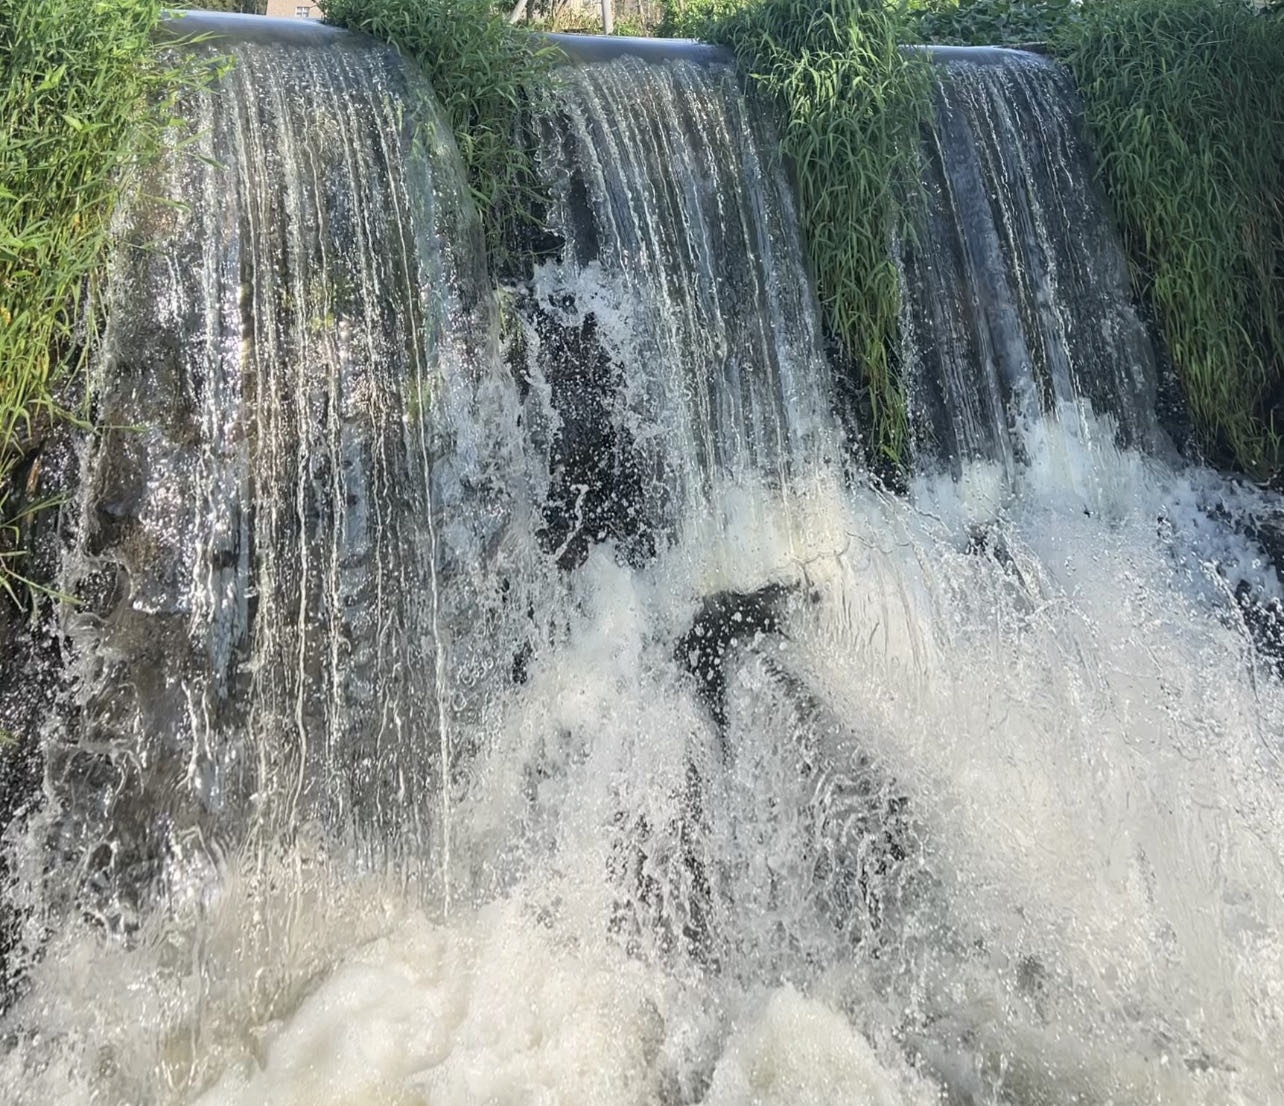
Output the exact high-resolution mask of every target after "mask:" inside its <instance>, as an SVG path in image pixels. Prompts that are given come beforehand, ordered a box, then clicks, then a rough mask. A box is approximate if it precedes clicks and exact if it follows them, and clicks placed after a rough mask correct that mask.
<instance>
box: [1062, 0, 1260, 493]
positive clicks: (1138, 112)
mask: <svg viewBox="0 0 1284 1106" xmlns="http://www.w3.org/2000/svg"><path fill="white" fill-rule="evenodd" d="M1054 50H1055V52H1056V54H1057V56H1059V57H1060V58H1061V59H1062V60H1063V61H1065V63H1066V64H1067V65H1068V66H1069V67H1070V69H1071V71H1072V72H1073V73H1074V76H1075V80H1076V81H1077V83H1078V85H1079V89H1080V91H1081V93H1082V95H1083V99H1084V105H1085V111H1086V114H1087V124H1088V130H1089V134H1090V136H1091V138H1092V140H1093V142H1094V144H1095V146H1096V152H1097V157H1098V161H1099V165H1100V171H1101V174H1102V178H1103V180H1104V183H1105V187H1106V191H1107V193H1108V195H1109V197H1110V199H1111V201H1112V203H1113V205H1114V207H1115V210H1116V213H1117V215H1118V217H1119V219H1120V221H1121V223H1122V226H1123V231H1124V235H1125V239H1126V242H1127V247H1128V252H1129V254H1130V257H1131V258H1132V261H1133V270H1134V276H1135V279H1136V281H1137V283H1138V285H1139V286H1140V289H1141V291H1142V292H1143V293H1144V294H1145V295H1146V296H1148V297H1149V298H1150V300H1151V301H1152V302H1153V304H1154V306H1155V310H1156V314H1157V317H1158V321H1159V324H1160V327H1161V329H1162V331H1163V334H1164V337H1165V339H1166V342H1167V346H1168V349H1169V352H1170V354H1171V356H1172V359H1173V362H1174V364H1175V365H1176V367H1177V371H1178V374H1179V376H1180V378H1181V381H1182V386H1183V389H1184V391H1185V394H1186V399H1187V403H1188V405H1189V408H1190V412H1191V415H1192V417H1193V420H1194V422H1195V425H1196V427H1197V428H1198V429H1199V430H1200V432H1201V434H1202V436H1203V439H1204V445H1205V448H1206V449H1207V450H1208V451H1209V454H1210V457H1211V459H1213V460H1215V461H1218V462H1223V463H1234V464H1237V465H1238V466H1239V467H1240V468H1242V469H1243V470H1244V471H1246V472H1248V473H1250V474H1252V475H1254V476H1257V477H1259V478H1268V477H1271V476H1278V475H1279V472H1280V468H1281V461H1282V460H1284V458H1281V451H1280V439H1279V431H1280V430H1281V429H1284V427H1280V426H1277V425H1275V417H1276V416H1284V279H1281V278H1282V277H1284V80H1281V74H1284V21H1281V20H1280V19H1279V18H1278V17H1274V16H1270V15H1263V14H1259V13H1258V12H1256V11H1255V10H1253V9H1252V8H1250V7H1248V6H1247V5H1245V4H1243V3H1240V2H1237V0H1118V2H1115V3H1104V2H1095V3H1086V4H1084V5H1083V6H1082V10H1081V12H1080V13H1079V16H1078V18H1077V19H1075V20H1074V21H1073V22H1072V23H1068V24H1067V25H1066V26H1065V27H1064V29H1063V30H1062V32H1061V33H1060V35H1059V36H1058V38H1057V39H1056V41H1055V43H1054Z"/></svg>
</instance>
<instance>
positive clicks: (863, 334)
mask: <svg viewBox="0 0 1284 1106" xmlns="http://www.w3.org/2000/svg"><path fill="white" fill-rule="evenodd" d="M667 27H668V28H670V29H671V30H673V31H674V32H676V33H679V34H688V35H692V36H694V37H698V38H703V39H705V40H707V41H711V42H716V43H720V44H722V45H725V46H727V47H729V48H730V49H731V50H732V51H733V52H734V53H735V55H736V56H737V57H738V58H739V59H740V62H741V64H742V66H743V67H744V69H745V72H746V73H748V74H749V76H750V79H751V81H752V82H753V83H754V84H755V85H757V86H758V88H760V89H761V90H762V91H763V92H765V93H766V94H767V95H768V96H769V97H771V99H772V100H774V101H775V102H776V104H777V105H778V106H779V109H780V112H781V117H782V120H783V128H784V132H783V135H782V147H783V150H784V153H785V154H786V156H787V157H788V158H789V160H790V161H791V162H792V167H793V172H794V175H795V181H796V186H797V191H798V199H799V205H800V214H801V218H802V224H803V229H804V232H805V235H806V238H807V245H808V253H809V255H810V259H811V264H812V267H813V270H814V278H815V281H816V288H817V293H818V295H819V298H820V304H821V310H822V313H823V317H824V320H825V324H826V328H827V330H828V331H829V333H830V334H831V336H832V338H833V339H834V341H835V342H836V344H837V345H838V347H839V351H840V354H841V355H845V356H846V358H848V359H850V360H851V361H852V362H853V363H854V364H855V365H856V366H858V369H859V372H860V376H861V384H862V389H861V393H862V396H863V400H864V405H865V407H866V410H865V412H864V415H865V417H864V420H863V421H864V425H865V427H866V430H867V434H868V436H869V444H870V447H871V449H872V452H873V458H872V459H873V460H874V462H875V464H876V465H879V466H880V467H890V468H897V467H900V466H901V465H903V463H904V461H905V459H906V449H907V444H908V427H907V416H906V398H905V393H904V389H903V386H902V383H901V381H900V379H899V373H898V359H897V349H898V347H899V330H900V304H901V293H902V289H901V282H900V277H899V274H898V271H897V267H896V265H895V263H894V261H893V256H892V243H893V241H894V239H895V238H896V236H898V235H904V234H907V233H910V232H912V229H913V226H914V219H913V213H912V210H911V209H912V203H911V201H912V200H913V199H914V198H916V197H918V196H919V195H920V187H921V186H920V184H919V179H920V172H919V145H920V136H921V126H922V124H923V122H924V121H925V119H926V118H927V115H928V112H929V110H930V104H931V96H930V87H931V85H930V76H929V73H928V69H927V63H926V62H925V60H924V59H922V58H921V57H919V56H917V55H915V54H912V53H906V52H905V51H903V50H902V49H901V48H900V47H901V43H902V41H903V35H904V31H905V27H906V24H905V21H904V12H903V9H901V8H899V7H896V6H893V5H889V4H887V3H886V2H885V0H749V2H747V3H746V2H744V0H741V2H740V3H736V2H735V0H688V2H687V3H685V4H684V5H682V6H681V7H680V8H679V7H677V6H676V4H675V6H674V7H673V8H671V10H670V16H669V20H668V23H667Z"/></svg>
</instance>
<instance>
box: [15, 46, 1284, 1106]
mask: <svg viewBox="0 0 1284 1106" xmlns="http://www.w3.org/2000/svg"><path fill="white" fill-rule="evenodd" d="M236 58H237V62H238V65H237V68H236V70H235V71H234V75H233V77H232V78H231V81H230V82H229V83H225V84H224V85H223V86H221V88H220V90H219V91H218V92H217V93H216V94H213V95H211V96H209V97H208V98H207V99H205V100H202V101H201V108H200V110H201V111H202V112H204V113H205V114H204V115H202V117H201V135H202V137H201V138H200V140H199V141H198V143H197V145H196V146H195V147H192V148H188V149H186V150H183V151H176V152H175V155H174V158H173V161H172V163H171V167H170V169H169V170H168V175H167V176H166V177H165V179H164V180H163V181H162V182H160V184H159V185H158V186H157V187H158V190H159V191H161V192H162V194H167V195H171V196H175V197H177V198H181V199H182V200H183V201H184V202H185V204H186V206H185V207H183V208H179V209H173V208H168V207H166V208H155V207H153V206H150V205H148V204H146V203H144V202H142V201H140V202H139V203H138V204H137V205H135V207H134V209H133V213H132V215H131V216H130V217H129V219H127V220H126V221H125V224H124V226H123V228H122V234H123V235H124V238H125V241H126V242H128V241H129V240H130V236H131V235H132V236H134V238H136V239H138V240H147V241H152V242H155V241H157V240H159V242H160V245H159V247H153V248H152V249H151V250H150V251H147V252H140V251H137V250H135V249H133V248H131V247H129V246H128V245H126V246H123V247H122V250H121V256H120V260H119V263H118V272H117V277H116V284H115V288H116V291H115V293H114V298H113V306H112V335H111V336H110V339H109V342H108V356H107V357H106V358H105V361H104V365H103V369H102V372H103V380H102V384H101V388H102V390H101V395H102V397H103V398H102V399H101V400H100V404H101V414H102V418H101V420H100V421H101V422H102V423H103V424H104V426H105V427H117V428H120V427H125V426H129V427H137V426H139V425H140V424H141V425H142V426H143V427H144V428H143V429H133V430H124V429H104V430H103V431H101V432H99V433H98V434H96V435H95V437H94V439H93V441H91V442H90V443H89V444H88V446H87V448H86V452H85V461H84V469H85V475H84V479H83V481H82V487H81V492H80V499H79V500H78V510H79V516H78V517H77V518H75V519H73V520H72V521H74V522H75V524H76V526H75V534H76V537H75V540H74V543H73V546H72V548H71V549H70V550H69V552H68V555H67V564H66V586H67V587H68V589H69V590H73V591H75V592H76V593H77V594H78V595H80V596H81V598H82V604H81V606H80V607H78V608H75V609H72V610H69V611H68V612H67V614H66V616H65V625H64V631H65V635H66V646H65V651H66V664H67V667H68V671H69V677H68V680H67V684H68V690H67V692H66V694H65V696H64V701H63V703H62V708H61V711H60V716H59V718H58V719H56V720H53V721H51V723H50V726H49V732H48V733H47V734H46V736H45V742H46V747H47V748H46V761H47V765H48V769H47V775H46V781H45V795H44V801H43V803H42V804H41V805H40V807H39V810H38V811H37V812H36V813H35V814H34V815H33V816H32V817H31V819H30V820H29V822H28V823H27V824H26V825H25V826H24V827H22V829H21V832H17V831H15V832H14V833H13V834H12V836H13V840H12V841H11V843H10V848H11V850H12V851H13V856H14V858H15V864H17V865H18V868H19V875H20V885H19V887H18V888H17V889H16V890H15V895H16V896H17V897H18V900H19V901H20V902H21V903H22V904H23V905H24V907H25V910H26V917H27V919H28V922H27V927H26V932H25V938H26V948H27V951H28V962H27V964H26V965H25V968H26V971H27V973H28V986H27V988H26V991H25V996H24V997H23V998H22V999H21V1000H20V1001H19V1002H18V1003H17V1004H16V1005H15V1007H14V1008H13V1009H12V1010H11V1011H10V1012H9V1013H8V1015H7V1017H6V1022H5V1028H6V1032H7V1034H8V1036H7V1053H6V1055H5V1057H4V1058H3V1060H2V1061H0V1087H2V1088H3V1092H4V1097H5V1099H6V1100H7V1101H12V1102H15V1103H33V1104H34V1103H40V1104H42V1106H46V1104H52V1103H64V1102H65V1103H81V1102H91V1101H92V1102H106V1103H130V1104H133V1103H200V1104H201V1106H215V1104H220V1106H221V1104H231V1103H237V1104H246V1106H248V1104H260V1103H273V1104H277V1103H280V1104H286V1103H299V1104H307V1106H321V1104H330V1103H334V1104H340V1103H342V1104H349V1106H355V1104H358V1103H360V1104H367V1103H369V1104H375V1103H377V1104H381V1106H383V1104H397V1106H402V1104H412V1103H413V1104H419V1103H452V1104H453V1103H471V1102H494V1103H576V1104H596V1103H602V1104H606V1103H706V1104H710V1106H713V1104H748V1103H780V1104H786V1103H788V1104H791V1106H792V1104H803V1103H836V1104H837V1103H844V1104H846V1103H853V1104H865V1103H871V1104H878V1106H911V1104H912V1106H920V1104H924V1106H925V1104H929V1103H941V1102H944V1103H951V1104H965V1103H966V1104H983V1103H984V1104H995V1106H998V1104H1011V1106H1038V1104H1062V1103H1081V1104H1093V1106H1096V1104H1101V1106H1104V1104H1106V1103H1113V1104H1153V1103H1174V1104H1181V1106H1193V1104H1205V1103H1208V1104H1213V1103H1218V1104H1220V1103H1226V1104H1246V1103H1255V1104H1267V1103H1272V1102H1279V1101H1281V1099H1282V1097H1284V1057H1282V1050H1281V1049H1280V1047H1279V1043H1278V1042H1279V1041H1280V1040H1284V938H1282V937H1281V933H1284V869H1282V861H1284V772H1282V771H1281V767H1282V766H1281V755H1282V754H1284V741H1282V738H1281V735H1282V734H1284V691H1282V689H1281V684H1280V680H1279V678H1278V674H1277V673H1276V671H1275V670H1274V668H1273V667H1272V664H1271V662H1270V661H1269V660H1268V659H1265V658H1264V657H1263V656H1262V655H1261V654H1260V653H1259V652H1258V650H1257V649H1256V648H1255V646H1254V644H1253V640H1252V635H1251V634H1250V632H1249V630H1248V628H1247V627H1246V625H1245V623H1244V614H1243V612H1244V610H1245V609H1246V605H1245V601H1244V597H1245V596H1246V595H1247V596H1249V597H1250V598H1252V597H1257V598H1258V599H1260V600H1262V601H1263V602H1267V601H1269V600H1270V598H1271V597H1273V596H1278V595H1279V593H1280V582H1279V580H1278V579H1277V578H1276V576H1275V573H1274V570H1273V569H1272V568H1271V567H1270V566H1269V565H1268V564H1267V563H1266V561H1265V559H1264V557H1263V554H1262V551H1261V550H1260V549H1258V548H1257V547H1256V546H1255V545H1254V544H1253V543H1252V542H1251V541H1249V540H1248V539H1247V538H1246V537H1244V536H1242V535H1241V533H1240V531H1241V530H1243V529H1244V528H1246V526H1247V524H1248V520H1251V519H1259V520H1260V518H1261V517H1262V516H1263V514H1264V513H1265V512H1268V511H1269V510H1270V509H1271V505H1270V504H1268V503H1266V502H1264V501H1261V500H1260V499H1259V498H1257V497H1256V494H1255V493H1252V492H1250V491H1247V490H1245V489H1242V488H1236V487H1234V486H1232V485H1230V484H1228V483H1227V482H1225V481H1224V480H1222V479H1221V478H1220V477H1217V476H1215V475H1214V474H1211V473H1208V472H1205V471H1203V470H1199V469H1194V468H1186V469H1180V470H1179V469H1175V468H1173V467H1172V466H1170V465H1169V464H1168V463H1166V462H1163V461H1160V460H1156V459H1154V457H1153V454H1151V453H1148V452H1142V451H1141V450H1139V449H1138V448H1136V444H1137V439H1136V437H1135V436H1133V435H1131V434H1130V433H1129V432H1128V431H1127V429H1126V428H1124V429H1121V425H1122V423H1123V422H1126V420H1127V418H1129V417H1131V416H1130V415H1129V412H1131V411H1133V407H1132V406H1128V407H1127V409H1126V410H1125V409H1124V408H1123V407H1120V408H1119V409H1113V408H1112V406H1111V404H1109V403H1106V402H1103V401H1102V400H1100V399H1099V398H1098V397H1097V396H1096V395H1095V393H1091V392H1090V391H1088V390H1080V389H1077V388H1076V387H1073V386H1068V387H1065V388H1061V387H1058V388H1057V389H1054V390H1053V391H1052V392H1051V393H1050V398H1048V399H1047V401H1046V403H1045V404H1044V405H1042V406H1039V407H1029V406H1026V407H1020V408H1017V407H1013V406H1012V405H1002V404H1001V405H999V409H998V410H997V413H996V416H995V417H996V418H998V419H999V420H1000V421H1001V423H1002V426H1001V433H999V431H998V429H995V430H994V432H993V433H989V434H988V436H986V435H982V436H979V437H974V439H972V441H973V445H975V448H972V447H968V448H963V447H962V446H960V447H959V448H958V449H954V450H950V451H949V457H948V460H949V464H948V465H944V466H943V465H942V464H941V463H940V461H939V459H938V458H936V457H935V456H931V455H929V454H928V453H926V452H925V453H924V455H923V459H922V464H921V468H922V471H923V475H922V476H921V477H919V478H918V479H917V480H916V481H915V482H914V484H913V486H912V488H911V489H910V493H909V494H908V495H907V496H893V495H890V494H888V493H886V492H884V491H882V490H880V489H879V488H877V487H876V486H874V484H873V483H871V482H870V481H869V480H867V479H866V478H864V477H863V475H862V474H861V472H860V470H859V467H858V465H857V464H856V463H855V462H854V460H853V455H854V454H853V450H852V447H851V445H850V443H848V442H847V441H846V439H845V437H844V434H843V431H842V428H841V425H840V423H841V420H840V419H839V418H838V417H837V415H836V414H835V413H834V406H835V400H834V398H833V397H834V392H835V389H834V387H833V384H832V381H831V380H830V378H829V372H830V370H829V368H828V366H827V364H826V362H825V360H824V358H823V357H822V356H821V353H820V350H819V344H818V337H817V329H818V328H817V323H816V318H815V311H814V307H813V305H812V302H811V300H810V296H809V293H808V291H807V280H806V277H805V269H804V266H803V263H802V254H801V249H800V243H799V240H798V234H797V230H796V225H795V217H794V214H793V210H792V199H791V197H790V194H789V191H788V188H787V184H786V180H785V178H784V176H783V174H782V172H781V170H780V168H779V166H778V165H777V163H776V160H775V159H774V157H773V148H774V139H773V136H772V133H771V128H770V126H769V124H768V123H767V122H766V121H765V120H764V119H763V118H762V116H761V113H760V112H759V111H758V110H757V109H755V108H753V107H752V106H750V105H749V104H747V103H746V102H745V100H744V98H743V97H742V95H741V93H740V91H739V89H738V86H737V84H736V82H735V80H734V78H733V76H732V75H731V73H730V72H729V71H728V70H727V69H725V68H724V67H722V66H719V65H717V64H713V65H696V64H693V63H690V62H666V63H663V64H647V65H644V64H641V63H639V62H636V61H617V62H612V63H609V64H608V63H602V64H593V65H584V66H581V67H578V68H574V69H572V70H571V71H570V72H569V73H568V74H567V77H566V80H565V81H564V84H563V86H562V88H561V90H560V92H559V110H558V113H557V114H556V117H555V118H554V119H553V120H551V121H550V123H549V125H548V127H547V128H546V129H545V131H544V133H543V136H542V139H541V143H542V144H541V164H542V166H543V168H544V171H545V172H546V174H547V176H548V179H549V182H550V185H551V187H552V188H553V196H554V202H553V207H552V210H551V211H550V213H549V223H550V228H551V229H552V230H553V232H555V233H556V234H557V235H558V236H559V237H560V238H561V240H562V250H561V252H560V256H559V257H558V258H556V259H551V260H549V261H547V262H546V263H544V264H543V265H541V266H540V267H539V268H538V269H537V271H536V272H535V274H534V277H533V278H532V280H530V281H529V282H528V283H527V284H526V285H525V286H524V287H523V288H522V289H520V290H519V291H518V292H516V293H515V294H514V299H513V302H514V305H515V307H514V310H515V313H516V316H517V317H518V318H520V320H521V327H520V331H521V333H520V337H510V339H509V342H508V353H507V357H506V358H505V357H504V356H501V343H500V342H499V339H498V333H499V331H498V327H497V324H496V321H495V318H494V312H493V308H492V306H491V304H490V302H489V300H488V299H487V298H486V297H485V296H483V295H482V294H481V291H480V289H481V284H480V275H479V271H478V268H477V267H478V265H479V258H480V253H479V248H480V247H479V245H478V240H477V234H476V226H475V221H474V219H473V217H472V216H471V215H470V213H469V211H468V208H467V204H466V203H465V202H464V200H463V199H462V193H461V191H460V184H459V176H458V171H457V168H456V164H457V163H456V162H455V160H454V154H453V151H452V150H451V148H450V147H449V143H448V142H447V141H446V140H445V139H443V138H441V134H442V132H441V130H440V128H439V127H438V128H437V129H436V130H435V131H433V130H431V129H430V131H429V132H428V133H430V134H435V135H436V136H437V140H436V141H428V142H426V143H425V142H424V141H423V140H422V138H421V139H420V140H419V141H416V140H415V138H414V135H415V134H416V133H418V134H420V135H422V134H423V133H424V131H423V130H422V126H421V127H419V128H417V127H416V125H415V124H416V121H418V123H419V124H429V125H430V124H431V123H432V121H433V117H432V114H431V112H432V108H431V102H430V100H429V98H428V96H427V94H426V90H424V89H423V88H421V87H420V86H418V85H417V84H416V82H415V81H413V80H412V79H411V78H409V77H407V76H406V75H405V74H404V73H403V72H402V71H401V70H400V68H399V67H398V66H397V65H396V64H395V63H394V62H393V61H392V60H391V59H390V58H389V57H388V56H387V55H385V54H383V53H380V52H377V51H374V50H373V49H371V48H369V47H366V46H362V45H359V44H354V43H353V42H352V41H350V40H346V39H342V40H336V42H331V43H326V44H320V45H317V46H312V47H304V46H291V47H284V46H271V45H252V44H247V45H242V46H239V47H237V49H236ZM1022 64H1025V63H1022ZM1005 79H1006V78H1005ZM1022 79H1023V80H1024V79H1025V77H1024V76H1023V77H1022ZM1053 85H1054V86H1055V81H1054V82H1053ZM947 98H948V97H947ZM937 141H938V142H939V143H941V144H942V145H945V144H948V143H951V142H971V141H975V139H974V138H972V137H969V135H968V133H960V134H959V135H956V136H955V137H953V138H949V139H946V138H945V137H944V136H943V134H938V138H937ZM1007 171H1011V172H1015V170H1013V169H1012V168H1011V166H1007V165H1006V163H1005V172H1007ZM1062 183H1064V182H1062ZM1047 186H1048V187H1056V186H1058V185H1056V184H1049V185H1047ZM1040 187H1043V186H1042V185H1041V186H1040ZM1040 217H1041V218H1042V217H1043V216H1040ZM1048 217H1049V218H1050V217H1051V216H1048ZM1054 278H1055V270H1052V276H1051V277H1045V278H1041V279H1043V280H1045V284H1044V287H1045V290H1046V293H1047V296H1048V297H1050V302H1053V303H1055V304H1057V305H1058V306H1057V309H1058V310H1060V311H1062V312H1066V311H1071V310H1073V303H1072V301H1069V300H1067V299H1066V298H1060V299H1058V296H1059V295H1060V292H1059V287H1060V286H1059V285H1058V284H1057V282H1056V280H1055V279H1054ZM959 295H960V296H962V295H963V293H959ZM1110 310H1111V312H1112V313H1113V314H1112V315H1111V318H1112V319H1116V320H1117V319H1118V317H1119V312H1120V311H1122V310H1123V309H1122V308H1119V307H1117V306H1115V307H1111V309H1110ZM1079 321H1080V322H1083V320H1079ZM1085 325H1086V324H1085ZM1114 325H1115V324H1114V323H1112V324H1111V326H1114ZM1031 341H1033V339H1031ZM1125 348H1127V346H1126V343H1125ZM1118 352H1119V351H1116V353H1118ZM1103 356H1104V355H1103ZM1116 370H1117V375H1118V376H1119V377H1120V378H1125V377H1126V378H1128V379H1132V378H1133V377H1134V376H1135V374H1136V373H1138V372H1144V371H1150V370H1148V369H1139V368H1137V367H1136V366H1134V367H1133V368H1121V367H1119V366H1117V365H1115V366H1113V367H1111V368H1110V371H1112V372H1113V371H1116ZM1005 371H1006V370H1005ZM1012 371H1015V370H1012ZM1031 371H1032V372H1033V370H1031ZM1083 371H1085V369H1084V366H1082V365H1077V366H1076V367H1075V368H1074V372H1083ZM1068 379H1070V380H1071V381H1073V379H1075V378H1074V377H1073V376H1072V377H1069V378H1068ZM922 386H923V387H925V388H930V387H936V385H932V384H930V383H927V384H923V385H922ZM929 399H930V397H925V398H923V400H922V402H923V403H924V404H926V403H928V402H929ZM1129 402H1130V403H1131V401H1129ZM969 417H971V416H969ZM987 441H988V442H991V443H993V442H1001V443H1007V444H1005V445H1001V447H1000V448H998V449H992V448H989V447H986V446H985V445H984V443H985V442H987ZM978 443H979V444H978ZM1120 443H1124V444H1120ZM942 467H944V468H946V469H949V470H951V471H949V472H947V473H946V474H944V475H938V474H937V470H938V469H940V468H942ZM1237 590H1238V592H1239V593H1240V601H1239V602H1238V603H1237V602H1236V592H1237Z"/></svg>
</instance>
